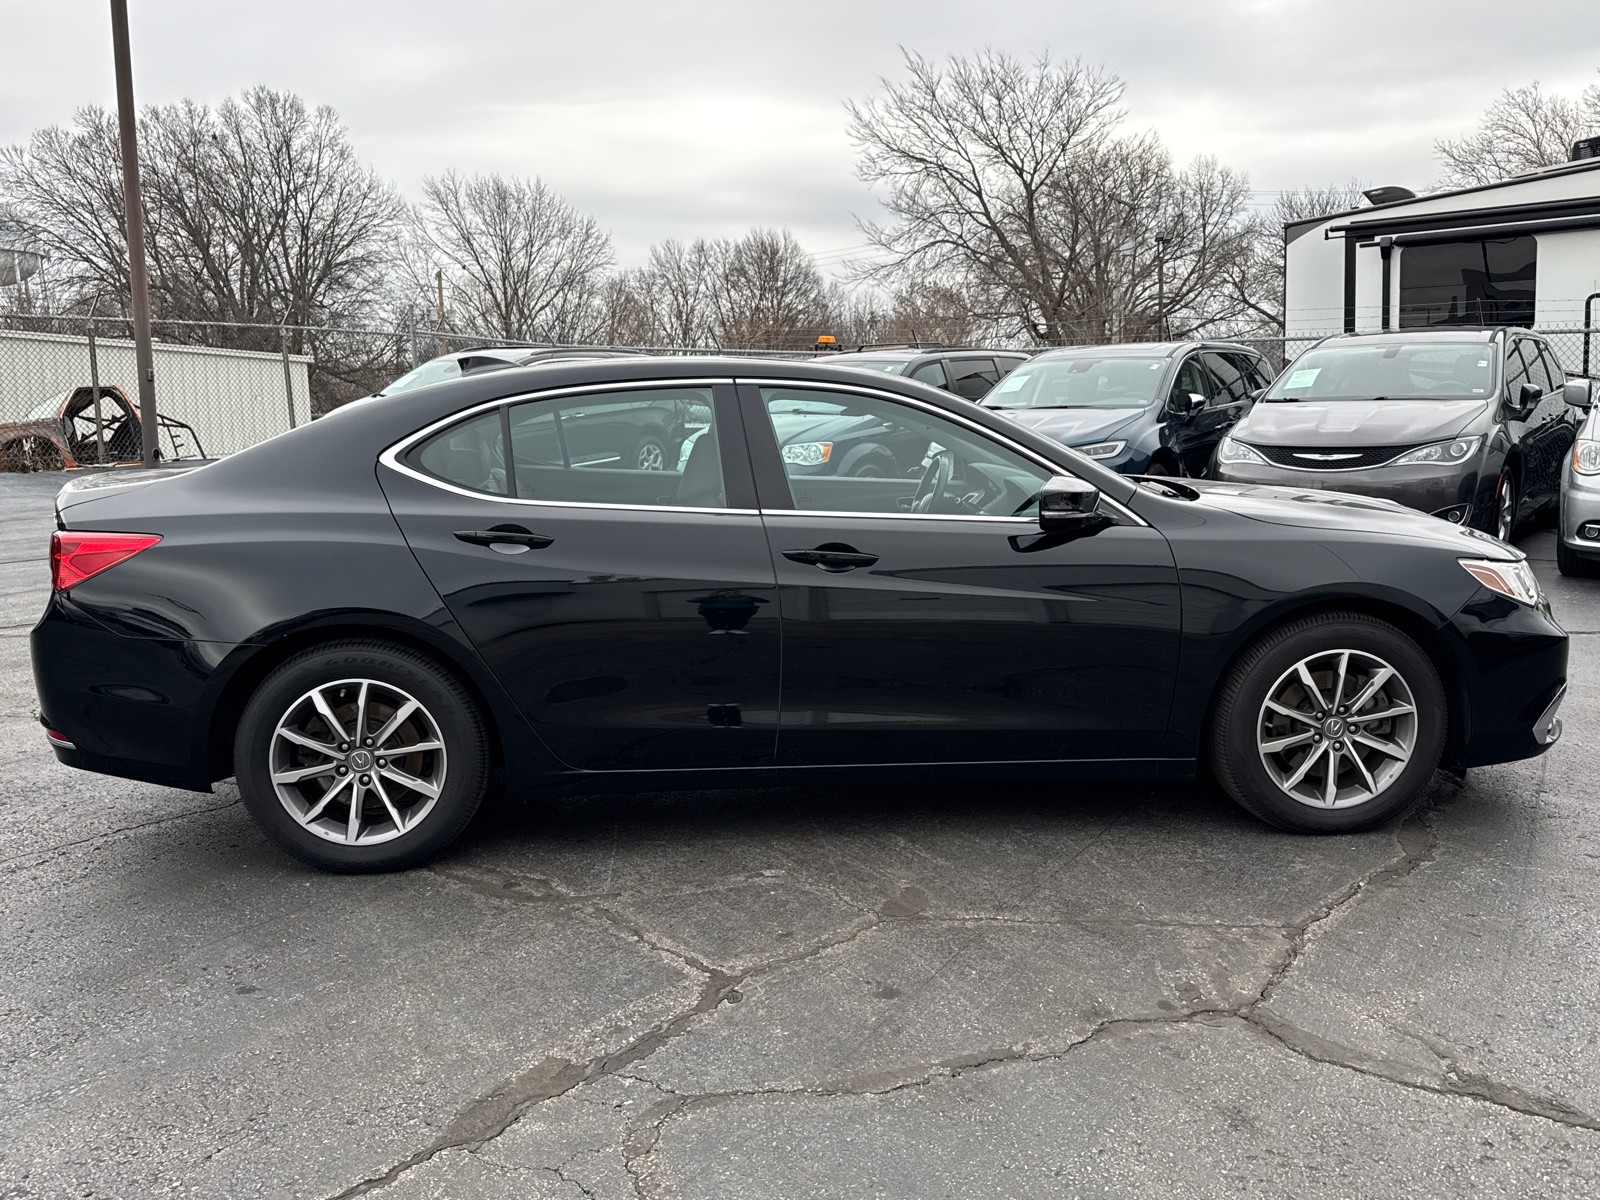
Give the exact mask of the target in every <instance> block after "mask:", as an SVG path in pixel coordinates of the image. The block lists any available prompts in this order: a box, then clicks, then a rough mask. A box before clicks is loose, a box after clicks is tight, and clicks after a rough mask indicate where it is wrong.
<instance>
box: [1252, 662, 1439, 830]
mask: <svg viewBox="0 0 1600 1200" xmlns="http://www.w3.org/2000/svg"><path fill="white" fill-rule="evenodd" d="M1416 743H1417V708H1416V700H1415V698H1414V696H1413V695H1412V691H1411V688H1410V686H1409V685H1408V684H1407V683H1406V681H1405V679H1404V678H1403V677H1402V676H1401V674H1400V672H1399V671H1397V670H1396V669H1395V668H1394V667H1392V666H1391V665H1389V664H1388V663H1387V662H1385V661H1384V660H1383V659H1381V658H1379V657H1378V656H1377V655H1374V654H1368V653H1366V652H1364V651H1361V650H1327V651H1323V652H1320V653H1318V654H1313V655H1311V656H1310V657H1309V658H1303V659H1301V660H1300V661H1299V662H1297V663H1295V665H1294V666H1292V667H1290V668H1289V669H1288V670H1287V671H1285V672H1284V673H1283V674H1282V675H1281V676H1279V678H1278V681H1277V682H1276V683H1274V684H1273V685H1272V687H1271V688H1270V689H1269V690H1268V692H1267V697H1266V699H1265V700H1264V701H1263V702H1262V705H1261V712H1260V715H1259V717H1258V719H1257V722H1256V745H1257V750H1258V752H1259V753H1260V755H1261V761H1262V763H1263V765H1265V767H1266V769H1267V775H1268V776H1269V777H1270V778H1271V779H1272V781H1273V782H1274V783H1276V784H1277V785H1278V787H1279V788H1280V789H1281V790H1282V791H1283V793H1284V794H1285V795H1287V796H1288V797H1289V798H1290V799H1292V800H1295V801H1297V802H1299V803H1301V804H1305V805H1308V806H1310V807H1312V808H1349V807H1350V806H1352V805H1356V804H1365V803H1366V802H1367V801H1369V800H1372V799H1374V798H1375V797H1376V796H1378V795H1379V794H1380V793H1382V792H1383V791H1384V789H1386V788H1387V787H1388V786H1389V785H1390V784H1391V783H1393V782H1394V781H1395V780H1396V779H1397V778H1398V777H1399V776H1400V773H1401V772H1402V771H1404V770H1405V767H1406V764H1407V763H1408V762H1410V761H1411V756H1412V753H1413V751H1414V750H1415V748H1416Z"/></svg>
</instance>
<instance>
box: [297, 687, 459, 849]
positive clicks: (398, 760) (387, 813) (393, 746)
mask: <svg viewBox="0 0 1600 1200" xmlns="http://www.w3.org/2000/svg"><path fill="white" fill-rule="evenodd" d="M268 754H269V756H270V759H269V763H268V770H269V772H270V774H271V778H272V786H273V790H274V791H275V792H276V793H277V796H278V801H279V803H281V804H282V805H283V807H284V809H285V810H286V811H287V812H288V813H289V815H290V816H291V817H293V818H294V819H295V821H296V822H298V823H299V824H300V825H301V827H303V828H304V829H305V830H306V831H307V832H309V833H313V834H315V835H316V836H317V837H320V838H323V839H325V840H327V841H330V842H340V843H343V844H345V845H351V846H356V845H360V846H370V845H375V844H377V843H379V842H387V841H391V840H393V839H394V838H397V837H400V836H402V835H403V834H407V833H410V832H411V831H412V830H414V829H415V828H417V826H418V825H420V824H421V823H422V822H423V821H424V820H426V819H427V817H428V814H429V813H430V812H431V811H433V807H434V805H435V804H436V803H437V802H438V799H439V795H440V793H441V792H442V791H443V789H444V782H445V765H446V764H445V748H444V737H443V735H442V734H441V733H440V731H439V725H438V722H437V721H435V720H434V718H433V716H432V714H430V713H429V712H428V710H427V709H426V708H424V707H423V705H422V704H421V702H420V701H418V700H417V699H416V698H415V697H413V696H410V695H408V694H407V693H406V692H404V691H402V690H401V689H399V688H397V687H395V686H394V685H393V684H388V683H381V682H379V681H378V680H375V679H341V680H338V681H337V682H334V683H326V684H322V685H320V686H318V687H315V688H312V689H311V690H310V691H309V692H307V693H305V695H303V696H301V697H300V698H299V699H298V700H296V701H295V702H294V703H293V704H291V705H290V706H289V708H288V710H287V711H286V712H285V713H284V714H283V716H282V718H281V719H280V720H279V721H278V724H277V726H276V728H275V729H274V730H273V733H272V743H271V747H270V749H269V750H268Z"/></svg>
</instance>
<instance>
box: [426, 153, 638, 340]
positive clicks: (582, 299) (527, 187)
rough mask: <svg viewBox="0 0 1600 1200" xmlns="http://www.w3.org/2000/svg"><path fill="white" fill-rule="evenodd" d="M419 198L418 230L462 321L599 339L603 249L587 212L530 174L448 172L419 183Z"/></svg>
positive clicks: (603, 237) (497, 330)
mask: <svg viewBox="0 0 1600 1200" xmlns="http://www.w3.org/2000/svg"><path fill="white" fill-rule="evenodd" d="M422 194H423V203H422V205H421V207H420V208H419V209H418V211H417V224H418V228H419V230H420V232H421V234H422V237H423V239H425V242H426V244H427V246H428V247H429V248H430V249H431V251H432V253H433V255H434V258H435V261H437V262H438V263H440V264H441V269H442V270H444V272H445V275H446V278H447V280H448V283H449V289H450V297H451V301H450V302H451V306H452V308H453V309H454V310H455V311H456V312H457V314H458V315H459V320H460V321H461V322H462V323H464V324H465V325H466V326H467V327H469V328H471V329H474V330H477V331H481V332H484V333H489V334H493V335H495V336H497V337H503V338H508V339H526V340H533V341H551V342H580V341H586V340H590V339H592V338H594V337H596V336H597V335H598V333H599V332H600V330H601V328H602V326H603V324H604V316H603V311H604V310H603V307H602V304H601V291H602V288H603V286H604V283H605V277H606V272H607V271H608V270H609V269H610V267H611V262H612V250H611V238H610V236H609V235H608V234H606V233H605V232H604V231H603V230H601V228H600V227H599V225H598V224H597V223H596V222H595V220H594V218H593V217H589V216H585V215H583V214H582V213H580V212H578V211H577V210H576V209H574V208H573V207H572V206H571V205H570V204H568V203H567V202H566V201H565V200H563V199H562V198H561V197H560V196H558V195H557V194H556V193H555V192H554V191H552V190H551V189H550V188H548V187H546V186H545V184H544V183H543V182H542V181H540V180H538V179H532V180H525V179H506V178H503V177H502V176H499V175H475V176H472V177H471V178H468V179H463V178H461V177H459V176H457V175H456V174H455V173H454V172H448V173H446V174H444V175H441V176H437V177H432V178H428V179H425V180H424V181H423V185H422ZM429 276H430V277H431V272H429Z"/></svg>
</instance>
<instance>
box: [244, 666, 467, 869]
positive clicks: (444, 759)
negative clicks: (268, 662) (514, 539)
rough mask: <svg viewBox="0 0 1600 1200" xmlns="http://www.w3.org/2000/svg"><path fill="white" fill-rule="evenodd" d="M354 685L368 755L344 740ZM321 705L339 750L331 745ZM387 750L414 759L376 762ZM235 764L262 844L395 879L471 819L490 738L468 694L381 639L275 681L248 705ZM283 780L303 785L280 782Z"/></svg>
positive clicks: (353, 712) (288, 669)
mask: <svg viewBox="0 0 1600 1200" xmlns="http://www.w3.org/2000/svg"><path fill="white" fill-rule="evenodd" d="M362 685H365V688H364V690H365V693H366V703H367V709H366V728H367V730H368V733H369V737H367V738H365V739H363V740H366V741H371V740H372V739H373V738H376V739H378V742H377V744H376V745H373V746H371V747H366V746H360V745H355V744H352V742H351V741H350V740H349V735H351V734H353V733H354V731H355V727H356V718H357V715H358V712H359V709H358V704H359V702H360V699H361V692H362V690H363V688H362ZM319 696H320V697H321V700H322V701H323V702H324V703H325V704H326V706H327V709H328V710H329V712H331V714H332V716H333V717H334V719H335V720H336V721H338V722H339V725H340V730H339V731H340V733H343V734H345V735H346V738H345V740H342V741H336V740H335V735H334V733H333V732H332V730H331V729H330V722H329V721H328V719H327V716H326V715H323V714H322V713H321V711H320V710H319V706H318V700H317V698H318V697H319ZM413 701H414V702H415V704H416V707H415V708H410V707H408V702H413ZM402 712H403V713H404V714H407V715H405V716H404V719H403V720H402V721H401V723H400V724H398V725H395V724H394V722H393V721H392V720H391V718H392V717H394V716H396V715H400V714H401V713H402ZM386 726H392V728H386ZM284 730H287V731H288V735H292V740H291V736H288V735H285V734H284V732H283V731H284ZM313 744H315V745H325V746H327V747H328V748H327V750H326V751H323V750H317V749H312V748H311V746H312V745H313ZM385 744H387V745H388V746H389V747H393V748H403V747H412V746H415V747H418V749H416V750H414V751H413V752H411V753H409V754H407V755H405V756H404V757H403V758H396V757H395V756H393V755H381V754H379V751H381V750H382V749H383V748H384V745H385ZM341 745H343V746H345V747H347V752H345V751H341V750H340V749H339V747H340V746H341ZM233 754H234V758H233V762H234V774H235V776H236V777H237V778H238V781H239V791H240V794H241V795H242V796H243V798H244V803H245V806H246V807H247V808H248V809H249V810H250V814H251V815H252V816H253V817H255V819H256V821H257V822H258V823H259V824H260V825H261V827H262V828H263V829H264V830H265V831H266V833H267V835H268V836H269V837H271V838H272V840H273V841H275V842H277V843H278V845H280V846H282V847H283V848H284V849H285V850H287V851H288V852H289V853H290V854H292V855H294V856H295V857H296V858H298V859H300V860H302V861H304V862H308V863H310V864H312V865H313V866H317V867H321V868H323V869H324V870H327V871H338V872H344V873H358V872H371V871H394V870H399V869H400V868H402V867H409V866H412V865H414V864H416V863H419V862H422V861H423V860H425V859H427V858H430V857H432V856H433V855H435V854H437V853H439V851H441V850H443V849H444V848H445V847H446V846H448V845H449V844H450V843H451V842H453V841H455V839H456V838H457V837H458V836H460V834H461V831H462V830H463V829H465V828H466V826H467V822H469V821H470V820H471V819H472V816H473V814H474V813H475V812H477V810H478V805H479V804H480V803H481V802H482V799H483V793H484V790H485V786H486V784H487V781H488V778H489V737H488V731H487V729H486V727H485V724H484V720H483V717H482V714H481V713H480V712H479V711H478V706H477V705H476V703H474V701H473V699H472V696H471V694H470V693H469V692H468V691H467V689H466V687H465V686H463V685H462V683H461V682H460V680H458V679H456V678H455V677H454V676H453V675H451V674H450V673H449V672H447V671H445V670H444V669H442V668H441V667H440V666H439V665H438V664H437V663H435V662H434V661H433V660H432V659H430V658H428V657H426V656H425V655H423V654H420V653H418V652H417V651H415V650H412V649H409V648H407V647H404V646H399V645H395V644H393V643H390V642H384V641H378V640H366V639H362V640H352V641H338V642H329V643H327V644H325V645H321V646H315V647H312V648H311V649H309V650H306V651H303V652H302V653H300V654H297V655H296V656H295V657H293V658H291V659H290V660H289V661H288V662H286V663H284V664H283V665H282V666H280V667H279V668H278V669H277V670H275V671H273V672H272V674H270V675H268V676H267V678H266V679H265V680H263V681H262V682H261V684H260V686H259V687H257V688H256V691H255V694H254V695H252V696H251V697H250V702H249V703H248V704H247V705H245V709H244V713H243V715H242V716H241V717H240V720H239V730H238V733H237V735H236V736H235V738H234V751H233ZM363 754H365V755H367V756H368V757H367V758H363ZM275 770H276V771H277V772H278V778H277V779H276V780H274V777H273V772H274V771H275ZM291 772H295V773H298V775H299V776H300V778H297V779H285V778H283V776H284V775H287V774H289V773H291ZM324 780H326V783H325V782H324ZM364 780H365V781H367V783H366V786H363V781H364ZM405 780H409V781H410V783H407V782H404V781H405ZM411 784H416V785H419V786H411ZM328 793H332V795H329V794H328ZM357 793H360V796H361V801H362V803H361V806H360V812H359V815H357V816H356V819H355V823H354V825H353V826H352V824H351V822H350V817H351V812H350V810H351V808H352V805H351V804H350V797H351V796H352V795H354V794H357ZM352 829H353V830H354V832H355V838H354V840H353V841H352V840H351V837H350V834H351V832H352Z"/></svg>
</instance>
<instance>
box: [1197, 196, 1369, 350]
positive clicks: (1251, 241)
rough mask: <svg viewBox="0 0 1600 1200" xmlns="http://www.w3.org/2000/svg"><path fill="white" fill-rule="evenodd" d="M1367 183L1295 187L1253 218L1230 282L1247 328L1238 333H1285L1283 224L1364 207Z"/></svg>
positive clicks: (1245, 229) (1248, 226)
mask: <svg viewBox="0 0 1600 1200" xmlns="http://www.w3.org/2000/svg"><path fill="white" fill-rule="evenodd" d="M1366 187H1367V185H1366V184H1365V183H1363V182H1361V181H1360V180H1356V179H1352V180H1351V181H1350V182H1349V183H1346V184H1343V185H1340V184H1329V185H1328V186H1327V187H1320V188H1318V187H1304V188H1295V189H1292V190H1289V191H1284V192H1280V193H1278V195H1277V197H1276V199H1275V200H1274V201H1273V203H1272V204H1271V206H1270V207H1268V208H1267V209H1265V210H1264V211H1261V212H1257V213H1255V214H1254V215H1252V216H1251V217H1250V218H1249V220H1248V221H1247V223H1246V225H1245V228H1244V234H1245V240H1244V247H1243V252H1242V253H1241V254H1240V255H1239V256H1238V257H1237V258H1236V259H1234V260H1233V262H1232V264H1231V267H1230V270H1229V272H1228V275H1227V280H1226V284H1227V288H1228V290H1229V292H1230V294H1231V299H1233V300H1234V301H1235V302H1236V304H1237V306H1238V308H1239V321H1240V324H1241V326H1242V328H1241V329H1240V330H1238V331H1236V332H1240V333H1252V332H1254V333H1261V334H1264V335H1266V336H1269V337H1271V336H1278V335H1281V334H1282V333H1283V330H1284V316H1283V286H1284V251H1285V246H1286V243H1285V241H1284V237H1285V231H1284V226H1285V225H1288V224H1289V223H1291V222H1293V221H1305V220H1309V219H1311V218H1313V217H1327V216H1332V215H1333V214H1334V213H1340V212H1348V211H1349V210H1351V209H1353V208H1359V207H1361V205H1363V204H1365V203H1366V197H1365V196H1364V195H1363V194H1362V192H1363V190H1364V189H1365V188H1366ZM1252 326H1253V327H1254V328H1252Z"/></svg>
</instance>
